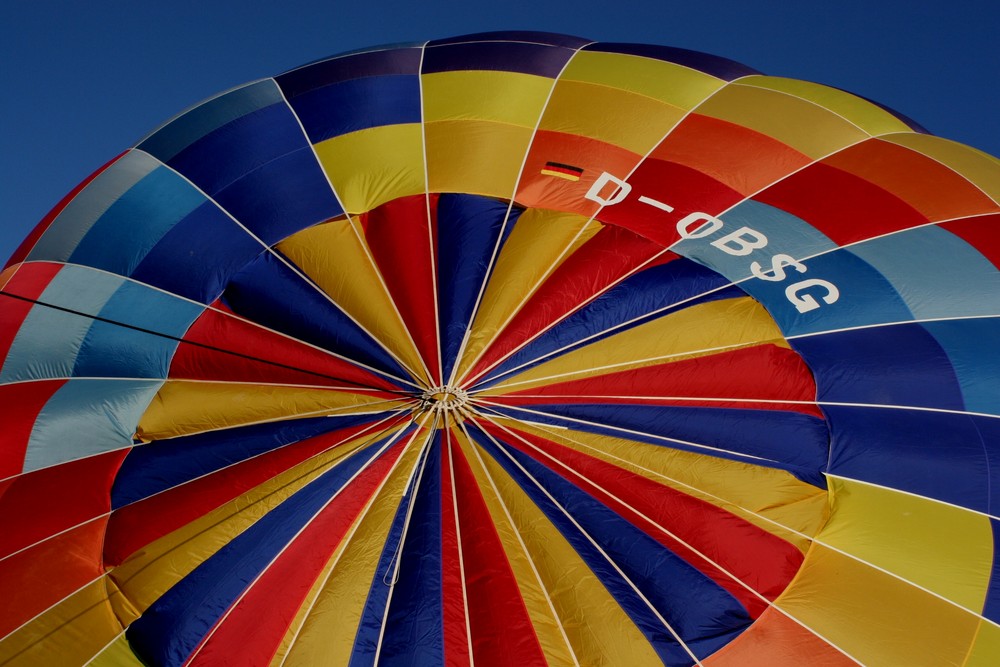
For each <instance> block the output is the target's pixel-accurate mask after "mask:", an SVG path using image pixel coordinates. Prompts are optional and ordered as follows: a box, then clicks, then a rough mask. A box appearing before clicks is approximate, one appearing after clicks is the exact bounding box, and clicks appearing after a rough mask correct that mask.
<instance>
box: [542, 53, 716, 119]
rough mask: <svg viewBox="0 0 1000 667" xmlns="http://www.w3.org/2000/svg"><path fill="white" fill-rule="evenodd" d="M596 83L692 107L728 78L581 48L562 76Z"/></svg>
mask: <svg viewBox="0 0 1000 667" xmlns="http://www.w3.org/2000/svg"><path fill="white" fill-rule="evenodd" d="M559 81H560V83H561V82H563V81H581V82H584V83H596V84H600V85H603V86H609V87H611V88H618V89H621V90H626V91H629V92H633V93H637V94H639V95H644V96H646V97H650V98H652V99H654V100H659V101H660V102H665V103H667V104H670V105H673V106H675V107H678V108H680V109H684V110H689V109H692V108H694V107H695V106H697V105H698V103H699V102H701V101H702V100H704V99H705V98H706V97H708V96H710V95H711V94H712V93H714V92H715V91H716V90H718V89H719V88H721V87H722V86H724V85H725V83H726V82H725V81H722V80H721V79H717V78H715V77H714V76H711V75H709V74H705V73H704V72H699V71H698V70H693V69H690V68H688V67H684V66H683V65H677V64H674V63H668V62H664V61H662V60H655V59H653V58H644V57H642V56H633V55H627V54H621V53H601V52H600V51H580V52H578V53H577V54H576V56H574V58H573V60H571V61H570V63H569V64H568V65H567V66H566V69H565V70H563V73H562V75H561V76H560V77H559Z"/></svg>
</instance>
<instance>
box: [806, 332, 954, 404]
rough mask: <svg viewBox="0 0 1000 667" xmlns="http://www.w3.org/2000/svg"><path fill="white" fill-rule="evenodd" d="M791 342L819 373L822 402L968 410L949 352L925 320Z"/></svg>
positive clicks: (818, 391) (813, 370) (817, 377)
mask: <svg viewBox="0 0 1000 667" xmlns="http://www.w3.org/2000/svg"><path fill="white" fill-rule="evenodd" d="M790 342H791V344H792V347H793V348H795V351H796V352H798V353H799V354H801V355H802V358H803V359H804V360H805V362H806V364H807V365H808V366H809V368H810V369H811V370H812V372H813V375H814V376H815V377H816V392H817V396H818V397H819V400H821V401H833V402H840V403H874V404H878V405H913V406H920V407H934V408H945V409H950V410H962V409H964V405H963V401H962V390H961V387H960V386H959V383H958V378H956V377H955V371H954V370H953V368H952V365H951V361H950V359H949V358H948V355H947V354H946V353H945V351H944V350H942V349H941V345H940V344H939V343H938V342H937V341H936V340H935V339H934V337H933V336H931V335H930V334H929V333H928V332H927V330H926V329H924V328H923V327H922V326H921V325H919V324H899V325H894V326H884V327H873V328H868V329H856V330H853V331H841V332H838V333H830V334H825V335H822V336H810V337H807V338H798V339H795V340H792V341H790Z"/></svg>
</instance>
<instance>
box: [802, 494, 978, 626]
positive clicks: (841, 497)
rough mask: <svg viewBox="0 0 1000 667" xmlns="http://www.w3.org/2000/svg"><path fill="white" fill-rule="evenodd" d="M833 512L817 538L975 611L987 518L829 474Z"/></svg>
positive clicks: (950, 506)
mask: <svg viewBox="0 0 1000 667" xmlns="http://www.w3.org/2000/svg"><path fill="white" fill-rule="evenodd" d="M829 480H830V492H831V493H832V494H833V513H832V515H831V517H830V521H829V523H828V524H827V525H826V527H825V528H824V529H823V532H821V533H820V534H819V535H818V536H817V539H818V540H819V541H821V542H822V543H823V544H825V545H828V546H831V547H834V548H837V549H840V550H842V551H846V552H847V553H849V554H851V555H852V556H857V557H858V558H860V559H862V560H864V561H865V562H867V563H871V564H872V565H875V566H876V567H880V568H883V569H885V570H888V571H889V572H892V573H893V574H896V575H899V576H900V577H902V578H904V579H906V580H908V581H912V582H913V583H915V584H917V585H918V586H922V587H924V588H926V589H928V590H930V591H933V592H934V593H937V594H938V595H941V596H943V597H945V598H948V599H949V600H952V601H953V602H957V603H958V604H960V605H962V606H963V607H965V608H966V609H969V610H970V611H973V612H975V613H978V612H979V611H980V610H981V609H982V608H983V602H984V601H985V600H986V590H987V588H988V587H989V583H990V573H991V571H992V569H993V530H992V528H991V527H990V520H989V518H988V517H986V516H985V515H982V514H977V513H975V512H970V511H968V510H965V509H962V508H960V507H954V506H952V505H946V504H944V503H940V502H935V501H933V500H929V499H927V498H920V497H918V496H913V495H909V494H906V493H900V492H898V491H893V490H891V489H884V488H881V487H878V486H872V485H870V484H865V483H863V482H857V481H854V480H849V479H843V478H840V477H834V476H829Z"/></svg>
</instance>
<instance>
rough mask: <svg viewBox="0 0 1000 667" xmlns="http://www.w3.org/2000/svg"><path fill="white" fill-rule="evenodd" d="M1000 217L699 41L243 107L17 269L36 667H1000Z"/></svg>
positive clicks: (527, 40)
mask: <svg viewBox="0 0 1000 667" xmlns="http://www.w3.org/2000/svg"><path fill="white" fill-rule="evenodd" d="M998 196H1000V162H998V161H997V160H995V159H993V158H991V157H989V156H986V155H984V154H982V153H979V152H976V151H974V150H973V149H970V148H967V147H964V146H961V145H958V144H954V143H951V142H948V141H946V140H943V139H939V138H936V137H933V136H931V135H929V134H926V133H925V132H924V131H923V130H921V129H920V128H919V127H917V126H915V125H914V124H913V123H912V122H910V121H909V120H907V119H905V118H904V117H901V116H899V115H897V114H895V113H893V112H891V111H889V110H886V109H884V108H883V107H880V106H877V105H875V104H872V103H870V102H868V101H865V100H862V99H860V98H857V97H855V96H853V95H850V94H848V93H845V92H842V91H839V90H834V89H830V88H826V87H823V86H820V85H817V84H812V83H806V82H801V81H793V80H788V79H782V78H776V77H768V76H764V75H761V74H758V73H756V72H754V71H752V70H750V69H749V68H746V67H743V66H741V65H738V64H736V63H733V62H730V61H727V60H724V59H721V58H717V57H714V56H709V55H705V54H700V53H693V52H689V51H684V50H680V49H673V48H667V47H655V46H641V45H625V44H600V43H591V42H587V41H586V40H581V39H577V38H573V37H565V36H559V35H549V34H536V33H497V34H488V35H476V36H467V37H461V38H455V39H448V40H438V41H432V42H428V43H426V44H418V45H413V46H398V47H391V48H381V49H375V50H371V51H366V52H361V53H354V54H348V55H343V56H337V57H333V58H330V59H327V60H323V61H320V62H317V63H314V64H311V65H308V66H304V67H302V68H299V69H296V70H293V71H290V72H287V73H285V74H282V75H280V76H277V77H274V78H271V79H266V80H263V81H259V82H257V83H252V84H249V85H246V86H243V87H240V88H237V89H235V90H233V91H230V92H227V93H224V94H222V95H220V96H218V97H216V98H213V99H211V100H208V101H206V102H204V103H203V104H201V105H199V106H196V107H195V108H193V109H191V110H189V111H187V112H186V113H184V114H182V115H180V116H179V117H177V118H175V119H174V120H172V121H170V122H169V123H167V124H166V125H164V126H162V127H161V128H160V129H158V130H157V131H155V132H154V133H153V134H151V135H150V136H149V137H148V138H146V139H145V140H143V141H142V142H141V143H139V144H138V145H137V146H135V147H134V148H132V149H130V150H128V151H126V152H125V153H123V154H121V155H120V156H118V157H117V158H115V159H114V160H112V161H111V162H110V163H108V164H107V165H105V166H104V167H102V168H101V169H100V170H98V172H97V173H95V174H94V175H93V176H91V177H90V178H88V179H87V180H86V181H85V182H84V183H83V184H82V185H81V186H80V187H79V188H77V189H76V190H74V192H73V193H71V194H70V195H69V196H67V198H66V199H64V200H63V202H61V203H60V204H59V205H58V206H57V207H56V208H55V209H54V210H53V211H52V213H51V214H50V215H49V216H47V217H46V219H45V220H43V221H42V223H41V224H40V225H39V226H38V228H37V229H36V231H35V232H34V233H33V234H32V235H31V237H29V239H27V240H26V241H25V243H24V244H23V245H22V247H21V248H20V249H19V250H18V252H17V253H16V254H15V256H14V257H13V258H12V259H11V261H10V262H9V264H8V266H7V268H6V269H5V271H4V272H3V273H2V274H0V284H2V292H0V298H2V302H0V303H2V307H0V355H2V359H3V362H2V365H0V410H2V414H3V417H4V423H5V428H4V431H3V434H2V435H0V438H2V444H0V597H2V599H3V600H4V601H5V602H4V604H3V605H0V607H2V608H0V664H3V665H38V664H53V665H54V664H59V665H73V664H77V665H83V664H88V665H93V666H95V667H99V666H111V665H134V666H139V665H153V666H157V667H160V666H182V665H220V664H239V665H262V666H264V665H272V666H275V667H277V666H280V665H320V664H329V665H346V664H350V665H363V664H385V665H389V664H393V665H395V664H398V665H441V664H445V663H447V664H453V665H463V664H469V665H471V664H479V665H505V664H510V665H519V666H524V665H536V664H552V665H599V664H613V665H645V664H666V665H671V666H677V667H681V666H688V665H695V664H699V665H705V666H706V667H726V666H729V665H738V666H740V667H745V666H746V665H785V664H787V665H793V664H794V665H850V664H858V663H860V664H870V665H902V664H906V665H917V664H928V665H945V664H955V665H959V664H964V665H991V664H996V662H997V660H1000V581H998V579H997V578H996V577H994V573H995V572H1000V565H998V564H997V556H996V547H995V541H996V536H997V535H1000V529H998V526H1000V515H995V514H993V513H994V512H997V511H998V510H997V509H996V508H995V507H994V506H993V496H994V495H995V494H998V493H1000V477H998V473H997V472H995V471H996V470H1000V467H998V466H1000V393H998V389H997V388H998V387H1000V353H998V349H1000V348H998V346H997V344H996V342H997V340H1000V272H998V266H1000V241H998V239H1000V234H998V233H997V225H998V224H1000V205H998V203H997V198H998Z"/></svg>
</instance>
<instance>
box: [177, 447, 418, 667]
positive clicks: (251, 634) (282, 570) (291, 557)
mask: <svg viewBox="0 0 1000 667" xmlns="http://www.w3.org/2000/svg"><path fill="white" fill-rule="evenodd" d="M404 449H405V444H404V443H403V442H397V443H396V444H395V445H393V446H392V447H390V448H389V450H387V451H386V452H385V453H384V454H383V455H382V456H381V457H379V458H378V459H377V460H376V461H375V462H374V463H372V464H371V465H370V466H368V467H367V468H365V469H364V470H363V471H362V472H361V474H360V475H358V476H357V477H356V478H355V479H354V481H352V482H351V483H350V484H349V485H348V486H346V487H345V488H344V489H343V490H342V491H341V492H340V493H339V494H338V495H337V496H336V497H334V498H333V500H331V501H330V503H329V504H328V505H327V506H326V507H324V508H323V509H322V510H320V512H319V513H318V514H317V515H316V517H315V518H314V519H313V520H312V521H311V522H310V523H309V524H308V525H307V526H306V527H305V528H304V529H303V531H302V532H301V533H300V534H299V535H298V536H297V537H296V538H295V539H294V540H293V541H292V542H291V543H289V545H288V546H287V548H286V549H285V550H284V551H283V552H281V554H280V555H279V556H278V558H277V559H276V560H275V561H274V562H273V563H272V564H271V565H270V566H269V567H268V568H267V569H266V570H264V572H263V573H262V574H261V576H260V578H259V579H257V581H256V582H254V583H253V584H252V586H251V587H250V588H249V590H247V592H246V594H245V595H244V596H243V597H242V598H240V599H239V600H238V601H237V602H236V603H235V604H234V605H233V607H231V608H230V610H229V612H228V613H227V614H226V615H225V616H223V617H222V620H221V621H220V622H219V624H218V625H217V626H216V627H215V629H214V630H213V632H212V633H210V635H209V636H208V639H207V640H205V641H204V643H203V644H202V645H201V647H200V650H199V651H198V653H197V655H196V656H195V657H194V659H193V660H191V661H190V662H189V663H188V665H191V666H195V665H205V666H208V665H222V664H229V663H230V662H231V661H232V660H233V656H239V662H240V664H244V665H266V664H268V662H269V661H270V660H271V658H272V657H274V654H275V652H276V651H277V650H278V647H279V646H280V645H281V640H282V638H283V637H284V636H285V632H286V631H287V630H288V628H289V626H290V625H291V623H292V621H293V620H294V618H295V615H296V614H297V613H298V611H299V608H300V607H301V606H302V603H303V601H304V600H305V599H306V596H307V595H308V594H309V591H310V589H311V588H312V586H313V584H314V583H315V582H316V580H317V578H318V577H319V575H320V574H321V573H322V571H323V568H324V567H325V566H326V565H327V563H328V562H329V560H330V556H331V555H332V554H333V552H334V551H335V550H336V549H337V547H338V546H339V545H340V543H341V541H342V540H343V539H344V537H345V536H346V535H347V532H348V531H349V530H350V528H351V525H352V524H353V523H354V520H355V519H356V518H357V517H358V516H359V515H360V514H361V511H362V510H363V509H364V507H365V505H366V504H367V502H368V500H369V499H370V498H371V497H372V496H373V495H374V494H375V491H376V490H377V489H378V486H379V484H381V483H382V480H384V479H385V478H386V476H387V475H388V474H389V472H390V471H391V470H392V466H393V464H394V463H395V462H396V460H397V459H398V458H399V455H400V454H401V453H402V451H403V450H404ZM334 572H336V570H335V571H334ZM334 576H336V574H334Z"/></svg>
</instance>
